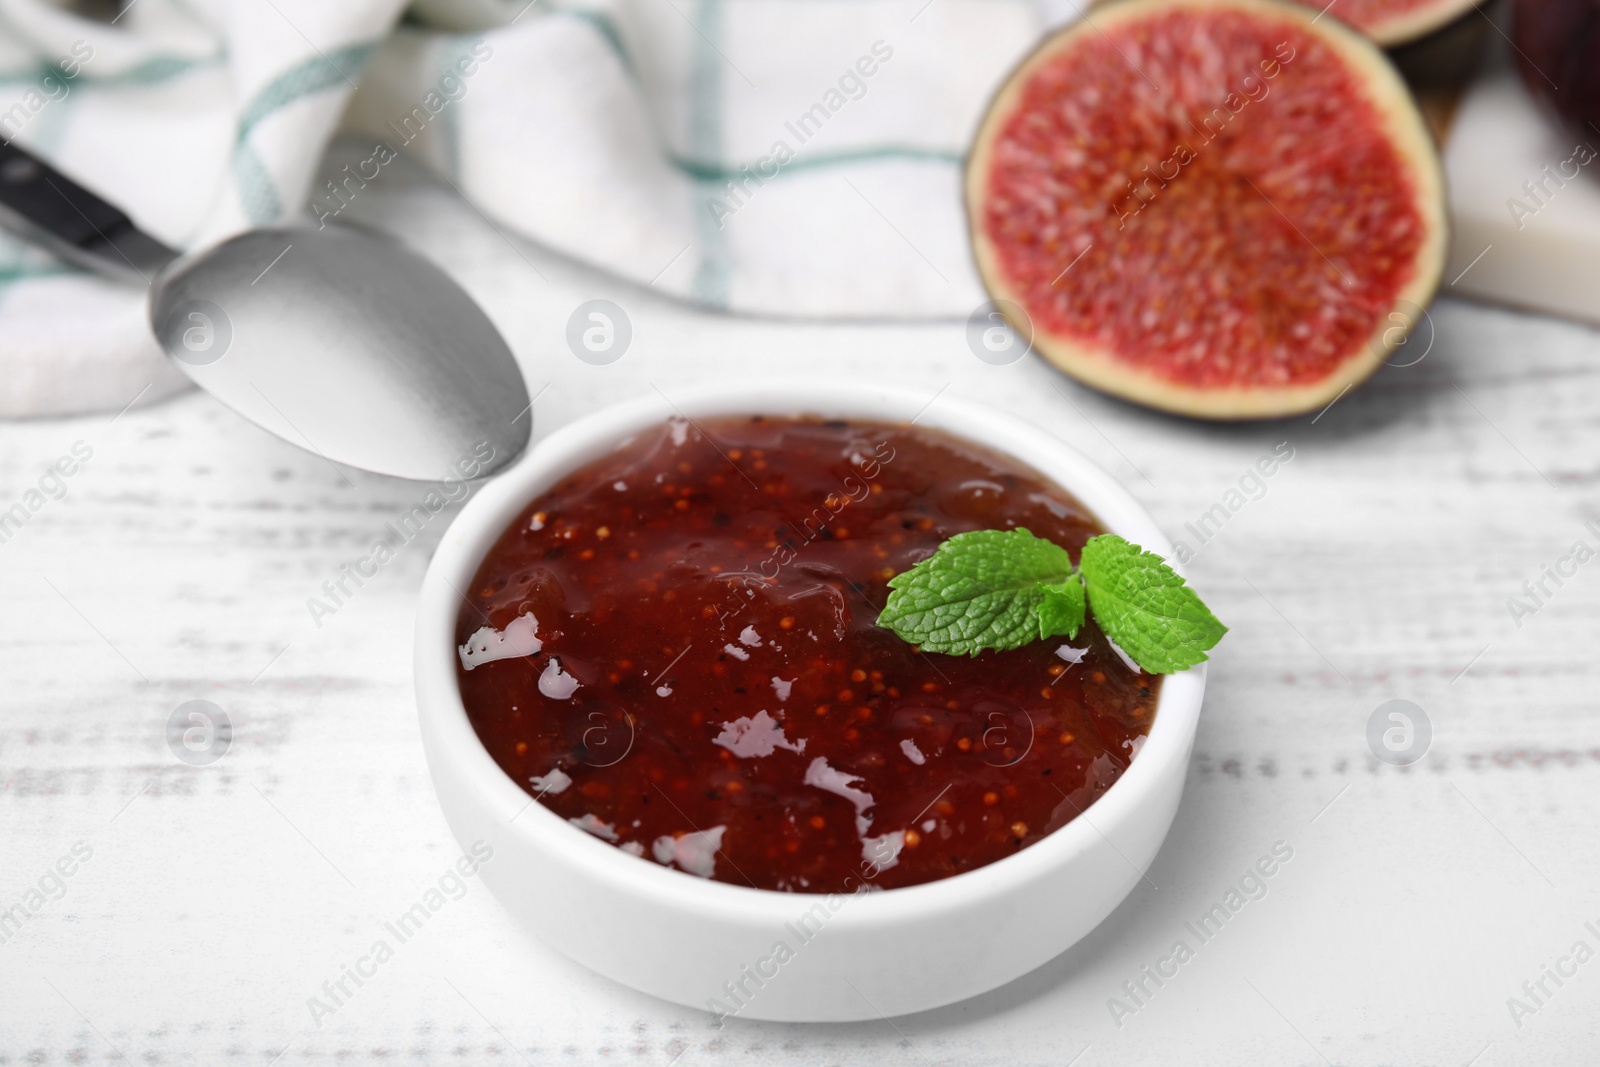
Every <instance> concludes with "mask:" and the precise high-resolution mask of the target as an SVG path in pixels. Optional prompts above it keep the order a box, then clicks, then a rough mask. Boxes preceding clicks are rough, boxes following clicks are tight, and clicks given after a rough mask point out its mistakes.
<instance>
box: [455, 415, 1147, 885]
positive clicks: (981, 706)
mask: <svg viewBox="0 0 1600 1067" xmlns="http://www.w3.org/2000/svg"><path fill="white" fill-rule="evenodd" d="M1019 526H1020V527H1026V528H1027V529H1029V530H1032V531H1033V532H1034V533H1035V534H1037V535H1039V536H1041V537H1046V538H1049V539H1050V540H1052V541H1055V542H1057V543H1058V544H1061V545H1063V546H1065V547H1066V548H1068V549H1069V550H1070V551H1071V553H1072V555H1073V557H1074V558H1076V557H1077V555H1078V553H1079V552H1080V551H1081V549H1082V547H1083V544H1084V542H1085V541H1087V540H1088V539H1089V538H1090V537H1092V536H1094V535H1095V534H1097V533H1101V532H1103V531H1102V529H1101V528H1100V527H1099V525H1098V524H1097V523H1096V521H1095V519H1094V517H1093V516H1092V515H1090V514H1089V513H1088V511H1087V510H1086V509H1085V508H1084V507H1083V506H1082V505H1081V504H1079V503H1078V502H1077V501H1076V500H1074V499H1073V498H1072V497H1071V496H1070V495H1069V494H1067V493H1066V492H1064V491H1063V490H1062V489H1061V488H1059V487H1058V486H1056V485H1053V484H1051V483H1050V482H1049V481H1047V480H1046V479H1045V478H1044V477H1042V476H1041V475H1040V474H1038V473H1037V472H1036V471H1033V470H1031V469H1029V468H1028V467H1026V466H1025V465H1023V464H1021V463H1018V462H1016V461H1015V460H1012V459H1009V458H1005V457H1002V456H1000V455H997V454H995V453H992V452H990V451H988V450H986V449H983V448H980V447H978V446H976V445H974V444H972V443H970V442H967V441H964V440H962V439H959V438H956V437H952V436H949V435H947V434H944V433H941V432H937V431H934V430H929V429H924V428H920V427H916V426H906V425H887V424H879V423H872V422H859V421H849V422H844V421H827V422H824V421H820V420H813V419H792V418H767V417H754V418H750V417H743V418H736V419H735V418H725V419H714V420H705V421H702V422H698V423H690V422H687V421H684V420H681V419H678V420H673V421H671V422H668V423H666V424H663V425H661V426H660V427H657V428H653V429H651V430H649V431H647V432H644V433H641V434H639V435H638V436H636V437H634V438H632V439H630V440H628V441H627V442H625V443H623V444H622V445H621V446H620V447H618V448H617V449H616V450H614V451H613V452H611V453H610V454H609V455H606V456H605V457H603V458H601V459H598V460H596V461H594V462H592V463H590V464H589V465H588V466H586V467H583V468H582V469H580V470H577V471H575V472H573V473H572V474H570V475H569V476H567V477H566V478H565V479H564V480H563V481H562V482H561V483H560V484H558V485H556V486H555V487H554V488H552V489H551V490H549V491H548V492H546V493H544V494H542V495H541V496H540V497H539V498H538V499H536V500H534V501H533V502H532V503H531V504H530V505H529V506H528V508H527V509H526V510H525V511H524V512H523V513H522V514H521V515H520V516H519V517H518V518H517V520H516V522H515V523H513V524H512V526H511V527H510V529H508V530H507V531H506V532H505V533H504V534H503V535H502V536H501V537H500V539H499V541H498V542H497V543H496V544H495V546H494V547H493V549H492V550H491V551H490V552H489V554H488V556H487V557H486V558H485V560H484V562H483V565H482V567H480V568H479V570H478V574H477V576H476V579H475V581H474V583H473V586H472V589H471V591H470V595H469V596H468V599H467V603H466V604H465V605H464V607H463V609H462V612H461V616H460V618H459V620H458V623H457V639H458V644H459V649H458V652H459V657H460V667H459V669H458V677H459V680H460V685H461V695H462V699H463V702H464V704H465V706H466V710H467V714H468V717H469V718H470V719H471V722H472V725H473V727H474V728H475V729H476V730H477V733H478V736H479V737H480V738H481V739H482V740H483V743H484V745H485V746H486V747H487V749H488V751H489V753H490V754H491V755H492V756H493V757H494V759H495V762H497V763H498V764H499V765H500V766H501V768H503V769H504V770H505V772H506V773H507V774H509V775H510V776H511V777H512V779H513V780H515V781H516V782H518V783H519V784H521V785H522V787H523V788H524V789H526V790H527V791H528V792H529V793H530V794H532V795H533V796H534V797H536V798H537V800H538V802H539V803H541V804H543V805H544V806H545V807H547V808H549V809H550V810H551V811H554V812H555V813H556V814H557V815H560V816H561V817H563V818H566V819H568V820H569V821H571V822H572V823H573V824H574V825H575V826H577V827H579V828H581V829H583V830H586V831H587V832H589V833H591V834H593V835H595V837H596V838H598V839H600V840H603V841H607V842H610V843H612V844H614V845H616V846H618V847H620V848H623V849H625V850H627V851H628V852H630V853H632V854H634V855H636V856H639V857H640V858H641V859H640V861H641V862H647V863H660V864H665V865H668V866H671V867H674V868H676V869H679V870H683V871H687V872H689V873H692V874H696V875H700V876H702V877H710V878H715V879H717V880H719V881H725V882H732V883H734V884H738V885H748V886H753V887H756V888H760V889H775V890H786V891H790V892H798V893H834V892H853V891H858V890H861V889H863V888H873V887H877V888H883V889H892V888H895V887H898V886H908V885H915V884H917V883H920V882H928V881H932V880H933V879H937V878H947V877H949V876H951V875H955V874H960V873H961V872H963V871H970V870H972V869H973V868H976V867H981V866H983V865H985V864H988V863H993V862H995V861H996V860H999V859H1003V858H1004V857H1006V856H1009V855H1011V854H1012V853H1014V852H1016V851H1017V850H1018V849H1022V848H1026V847H1027V846H1029V845H1031V844H1034V843H1035V842H1037V841H1039V840H1040V839H1042V838H1043V837H1044V836H1045V835H1046V834H1049V833H1050V832H1052V831H1054V830H1056V829H1058V828H1060V827H1061V826H1063V825H1065V824H1066V823H1067V822H1069V821H1071V820H1072V819H1073V818H1074V817H1075V816H1076V815H1077V814H1078V813H1079V812H1081V811H1082V810H1083V809H1084V808H1086V807H1087V806H1088V805H1089V804H1091V803H1092V802H1093V801H1094V800H1095V798H1096V797H1098V796H1099V795H1100V794H1101V793H1103V792H1104V791H1105V790H1106V789H1107V788H1109V787H1110V786H1111V784H1112V783H1113V782H1115V781H1116V780H1117V778H1118V777H1119V776H1120V775H1121V774H1122V772H1123V771H1124V770H1125V769H1126V767H1127V765H1128V762H1129V761H1130V760H1131V759H1132V758H1133V756H1134V755H1135V753H1137V751H1138V749H1139V746H1140V745H1141V744H1142V743H1143V740H1144V737H1145V735H1146V734H1147V733H1148V731H1149V728H1150V722H1151V718H1152V715H1153V713H1154V709H1155V703H1156V697H1157V693H1158V692H1159V684H1160V679H1159V678H1158V677H1155V676H1152V675H1148V674H1144V673H1142V672H1140V671H1138V670H1137V669H1135V668H1132V667H1130V666H1129V665H1128V664H1127V662H1125V661H1124V660H1123V659H1122V658H1121V657H1120V656H1119V655H1118V654H1117V653H1116V652H1115V651H1114V650H1113V648H1112V647H1111V646H1110V645H1109V644H1108V643H1107V641H1106V639H1105V637H1104V635H1102V634H1101V632H1100V631H1099V629H1098V628H1097V627H1096V626H1095V625H1094V623H1093V621H1092V620H1091V621H1090V622H1089V623H1087V625H1086V626H1085V628H1084V629H1083V630H1082V631H1080V632H1079V634H1078V637H1077V639H1076V640H1074V641H1071V642H1068V641H1066V640H1065V639H1063V638H1053V639H1051V640H1047V641H1041V642H1036V643H1034V644H1031V645H1028V646H1025V647H1023V648H1019V649H1014V650H1012V651H1008V652H992V651H991V652H983V653H980V654H979V655H977V656H972V657H965V656H944V655H934V654H924V653H922V652H919V651H918V650H917V649H916V648H915V647H913V646H911V645H908V644H906V643H905V642H904V641H902V640H901V639H900V638H899V637H897V636H895V634H893V633H891V632H890V631H888V630H884V629H880V628H879V627H878V626H877V625H876V620H877V617H878V612H879V610H880V609H881V608H882V607H883V604H884V601H885V599H886V598H887V596H888V592H889V590H888V587H887V584H886V583H887V582H888V580H889V578H891V577H892V576H893V575H895V574H896V573H898V572H900V571H903V570H906V569H908V568H909V567H911V566H913V565H914V564H915V563H917V562H918V561H919V560H922V559H924V558H926V557H927V556H929V555H931V554H932V553H933V551H934V550H935V549H936V548H937V547H938V545H939V543H940V542H941V541H943V540H945V539H946V538H948V537H951V536H953V535H955V534H958V533H962V532H964V531H967V530H980V529H1009V528H1013V527H1019Z"/></svg>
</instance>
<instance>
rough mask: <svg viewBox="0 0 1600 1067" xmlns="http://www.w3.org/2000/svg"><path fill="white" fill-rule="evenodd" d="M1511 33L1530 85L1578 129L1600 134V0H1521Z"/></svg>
mask: <svg viewBox="0 0 1600 1067" xmlns="http://www.w3.org/2000/svg"><path fill="white" fill-rule="evenodd" d="M1511 39H1512V43H1514V44H1515V45H1516V47H1517V52H1518V56H1517V68H1518V71H1519V72H1520V73H1521V75H1522V81H1523V83H1524V84H1526V85H1527V87H1528V89H1529V90H1530V91H1531V92H1532V93H1533V94H1534V95H1535V96H1536V97H1538V98H1540V99H1542V100H1544V101H1545V102H1546V103H1547V104H1548V105H1549V107H1550V108H1551V109H1552V110H1553V111H1554V112H1555V113H1556V115H1558V116H1559V117H1560V119H1561V121H1562V122H1563V123H1564V124H1565V125H1566V127H1567V129H1569V130H1571V131H1572V132H1573V133H1574V134H1576V135H1577V136H1579V137H1582V138H1583V139H1584V140H1585V141H1591V142H1592V141H1593V139H1595V138H1600V129H1597V128H1600V62H1597V59H1600V0H1515V6H1514V8H1513V9H1512V26H1511Z"/></svg>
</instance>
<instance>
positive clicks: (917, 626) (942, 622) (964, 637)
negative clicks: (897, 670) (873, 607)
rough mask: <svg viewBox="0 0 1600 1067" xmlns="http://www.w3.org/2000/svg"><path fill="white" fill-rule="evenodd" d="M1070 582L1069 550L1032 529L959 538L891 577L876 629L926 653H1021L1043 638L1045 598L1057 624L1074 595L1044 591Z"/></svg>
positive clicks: (973, 533)
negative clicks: (1053, 604) (1053, 603)
mask: <svg viewBox="0 0 1600 1067" xmlns="http://www.w3.org/2000/svg"><path fill="white" fill-rule="evenodd" d="M1070 578H1072V557H1071V556H1069V555H1068V554H1067V550H1066V549H1064V548H1062V547H1061V546H1060V545H1057V544H1054V543H1053V542H1050V541H1046V540H1044V539H1043V538H1041V537H1035V536H1034V535H1033V534H1031V533H1029V532H1028V531H1027V530H1023V529H1017V530H974V531H972V532H970V533H964V534H957V535H956V536H954V537H952V538H950V539H949V540H948V541H946V542H944V543H943V544H942V545H940V546H939V548H938V550H937V551H936V552H934V554H933V555H931V556H929V557H928V558H927V559H925V560H923V561H922V562H921V563H918V564H917V565H916V566H915V567H912V568H911V569H910V570H908V571H904V572H902V573H900V574H897V575H895V576H894V577H893V578H891V579H890V580H889V589H890V593H889V602H888V603H887V604H886V605H885V606H884V609H883V612H882V613H881V614H880V615H879V616H878V625H879V626H882V627H885V628H887V629H890V630H893V631H894V632H895V633H896V634H898V635H900V637H901V638H903V639H904V640H906V641H909V642H910V643H912V644H914V645H920V646H921V647H922V649H923V650H924V651H926V652H939V653H944V654H946V655H952V656H961V655H967V656H975V655H977V654H978V653H979V652H981V651H983V650H984V649H986V648H992V649H1001V650H1004V649H1010V648H1020V647H1021V646H1023V645H1026V644H1029V643H1031V642H1033V641H1037V640H1039V639H1040V637H1041V635H1042V633H1043V630H1042V623H1041V621H1040V614H1039V610H1040V606H1041V605H1042V604H1043V603H1044V602H1045V600H1046V598H1047V597H1051V598H1053V599H1054V600H1055V601H1056V602H1057V604H1058V606H1057V607H1055V608H1052V609H1051V610H1052V619H1054V620H1057V622H1060V621H1061V620H1062V619H1063V615H1062V610H1063V609H1062V608H1061V607H1060V606H1059V605H1060V603H1061V602H1063V601H1066V600H1068V599H1069V598H1070V596H1071V594H1070V593H1066V592H1062V591H1059V590H1058V591H1056V592H1054V593H1047V592H1046V589H1045V586H1047V585H1061V584H1063V583H1066V582H1067V580H1068V579H1070ZM1073 584H1077V583H1076V582H1073ZM1079 595H1080V596H1081V594H1079Z"/></svg>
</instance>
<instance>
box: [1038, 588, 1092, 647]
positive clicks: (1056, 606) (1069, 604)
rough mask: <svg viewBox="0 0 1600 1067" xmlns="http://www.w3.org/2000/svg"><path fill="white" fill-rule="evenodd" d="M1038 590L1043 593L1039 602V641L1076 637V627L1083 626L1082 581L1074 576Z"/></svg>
mask: <svg viewBox="0 0 1600 1067" xmlns="http://www.w3.org/2000/svg"><path fill="white" fill-rule="evenodd" d="M1039 588H1040V589H1041V590H1043V592H1044V599H1043V600H1041V601H1040V602H1039V639H1040V640H1041V641H1042V640H1044V639H1046V638H1049V637H1077V636H1078V627H1080V626H1082V625H1083V607H1084V594H1083V580H1082V579H1081V578H1079V577H1078V576H1077V575H1076V574H1075V575H1073V576H1072V577H1071V578H1068V579H1067V580H1066V581H1064V582H1056V583H1055V584H1053V585H1043V586H1040V587H1039Z"/></svg>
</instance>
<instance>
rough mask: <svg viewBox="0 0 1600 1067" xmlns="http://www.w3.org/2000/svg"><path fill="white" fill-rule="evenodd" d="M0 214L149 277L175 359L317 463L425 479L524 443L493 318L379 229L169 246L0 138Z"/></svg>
mask: <svg viewBox="0 0 1600 1067" xmlns="http://www.w3.org/2000/svg"><path fill="white" fill-rule="evenodd" d="M0 226H6V227H8V228H10V229H13V230H16V231H17V232H19V233H21V234H22V235H23V236H25V237H28V238H30V239H32V240H34V241H37V242H38V243H40V244H42V245H44V246H45V247H47V248H49V249H50V250H51V251H52V252H54V253H56V254H57V255H58V256H60V257H62V258H63V259H65V260H67V261H68V262H71V263H74V264H77V265H78V266H81V267H86V268H88V269H90V270H94V271H97V272H99V273H101V274H104V275H106V276H107V277H110V278H114V279H117V280H119V281H122V282H129V283H134V284H138V283H144V284H146V285H148V286H149V302H148V308H149V315H150V327H151V329H152V330H153V331H154V332H155V335H156V339H157V340H158V341H160V343H161V347H162V349H163V350H164V351H165V352H166V353H167V355H168V356H170V357H171V358H172V360H173V362H174V363H176V364H177V365H178V367H179V369H181V370H182V371H183V372H184V373H185V374H187V375H188V376H189V378H190V379H192V380H193V381H194V382H195V384H196V385H198V386H200V387H201V388H202V389H204V390H206V391H207V392H208V393H210V394H211V395H213V396H215V397H216V398H217V399H218V400H220V401H222V402H223V403H224V404H226V405H227V406H228V407H230V408H232V409H233V410H234V411H237V412H238V413H239V414H241V415H243V416H244V417H245V418H247V419H249V420H250V421H252V422H254V423H256V424H257V425H259V426H261V427H263V428H264V429H266V430H268V431H270V432H272V433H274V434H277V435H278V436H279V437H281V438H283V439H284V440H286V441H289V442H290V443H292V444H296V445H299V446H300V447H301V448H305V449H309V450H310V451H312V452H315V453H317V454H318V455H320V456H322V457H323V458H324V459H328V460H330V461H335V462H339V463H345V464H348V465H350V466H352V467H359V468H361V469H363V470H369V471H375V472H377V473H379V474H390V475H394V476H396V477H399V478H413V479H417V480H419V481H433V480H438V479H442V478H444V477H446V476H459V475H460V474H461V472H462V471H463V470H465V469H468V468H469V467H471V468H472V469H474V470H475V472H476V474H475V476H477V477H482V476H485V475H489V474H493V473H494V472H495V471H497V470H499V469H501V468H502V467H504V466H505V465H507V464H508V463H510V462H511V461H512V460H514V459H516V458H517V457H518V456H520V455H521V454H522V452H523V450H524V449H526V448H527V445H528V440H529V438H530V436H531V434H532V428H533V417H532V414H531V413H530V410H529V409H530V407H531V404H530V403H529V400H528V389H527V386H526V385H525V384H524V383H523V380H522V373H521V371H519V370H518V368H517V363H516V360H515V359H514V358H513V357H512V355H511V350H510V349H509V348H508V347H506V343H505V340H504V339H503V338H502V337H501V336H500V333H499V331H497V330H496V329H495V328H494V324H493V323H491V322H490V321H489V318H488V316H487V315H485V314H484V313H483V309H482V308H480V307H478V305H477V304H476V303H474V302H473V300H472V298H471V297H470V296H468V295H467V293H466V292H465V291H464V290H463V289H462V288H461V287H460V286H459V285H457V284H456V283H455V282H454V281H452V280H451V279H450V277H449V275H447V274H445V273H444V272H443V271H442V270H440V269H439V268H438V267H436V266H434V265H433V264H432V263H430V262H428V261H427V260H426V259H424V258H422V257H421V256H419V255H417V254H416V253H415V252H412V251H411V250H410V249H408V248H406V246H404V245H403V244H400V243H399V242H398V241H395V240H393V239H391V238H389V237H385V236H384V235H382V234H379V233H376V232H374V231H371V230H367V229H364V228H361V227H355V226H337V225H336V226H329V227H326V228H319V229H311V228H310V227H303V228H294V227H269V228H263V229H257V230H251V231H248V232H246V233H242V234H239V235H238V236H236V237H232V238H230V239H228V240H226V241H223V242H222V243H220V244H217V245H214V246H212V247H210V248H208V249H205V250H202V251H198V252H193V253H190V254H188V255H185V256H179V255H178V253H177V252H174V251H173V250H172V249H170V248H168V247H167V246H165V245H164V244H162V243H161V242H160V241H157V240H155V239H154V238H152V237H150V236H149V235H147V234H145V233H143V232H142V231H140V230H139V228H138V227H137V226H135V225H134V224H133V222H132V220H130V219H129V218H128V216H127V215H125V214H124V213H123V212H122V211H120V210H119V209H118V208H116V207H115V206H114V205H112V204H109V203H107V202H106V201H105V200H103V199H101V198H100V197H99V196H97V195H96V194H94V193H92V192H90V191H89V190H87V189H85V188H83V187H82V186H81V185H78V184H77V183H76V182H74V181H72V180H71V179H70V178H68V177H66V176H65V175H63V174H61V173H60V172H59V171H56V170H54V169H53V168H51V167H50V166H49V165H48V164H47V163H45V162H44V161H42V160H40V159H37V158H35V157H34V156H32V155H30V154H29V153H27V152H25V151H23V150H22V149H21V148H18V147H17V146H16V145H13V144H0Z"/></svg>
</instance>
